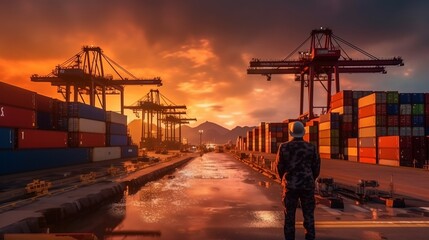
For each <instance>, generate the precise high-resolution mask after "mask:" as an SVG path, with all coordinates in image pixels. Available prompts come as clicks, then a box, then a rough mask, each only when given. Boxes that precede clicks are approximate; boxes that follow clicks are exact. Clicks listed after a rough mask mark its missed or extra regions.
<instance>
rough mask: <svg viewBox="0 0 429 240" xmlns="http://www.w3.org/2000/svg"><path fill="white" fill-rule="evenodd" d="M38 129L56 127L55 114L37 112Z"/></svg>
mask: <svg viewBox="0 0 429 240" xmlns="http://www.w3.org/2000/svg"><path fill="white" fill-rule="evenodd" d="M36 116H37V129H43V130H51V129H54V123H53V116H52V114H51V113H49V112H36Z"/></svg>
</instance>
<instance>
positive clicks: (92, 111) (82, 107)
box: [67, 102, 106, 122]
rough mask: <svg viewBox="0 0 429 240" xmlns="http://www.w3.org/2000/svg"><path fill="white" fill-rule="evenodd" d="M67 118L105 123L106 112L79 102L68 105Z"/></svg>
mask: <svg viewBox="0 0 429 240" xmlns="http://www.w3.org/2000/svg"><path fill="white" fill-rule="evenodd" d="M67 116H68V117H69V118H86V119H92V120H97V121H103V122H104V121H106V112H105V111H104V110H103V109H101V108H97V107H94V106H91V105H86V104H83V103H79V102H72V103H68V104H67Z"/></svg>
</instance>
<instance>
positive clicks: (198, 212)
mask: <svg viewBox="0 0 429 240" xmlns="http://www.w3.org/2000/svg"><path fill="white" fill-rule="evenodd" d="M279 197H280V186H279V185H278V184H276V183H273V182H270V180H269V179H267V178H266V177H264V176H263V175H261V174H259V173H257V172H255V171H253V170H252V169H250V168H249V167H248V166H246V165H244V164H243V163H241V162H239V161H237V160H235V159H234V158H232V157H231V156H230V155H228V154H220V153H209V154H205V155H204V156H203V157H202V158H200V157H198V158H196V159H194V160H193V161H191V162H190V163H188V164H187V165H186V166H185V167H183V168H181V169H178V171H176V172H175V173H174V174H173V175H171V176H166V177H164V178H163V179H161V180H159V181H156V182H151V183H149V184H146V185H145V186H144V187H142V188H141V189H139V190H137V191H134V192H131V191H129V192H128V193H126V196H125V197H124V198H123V199H122V200H121V201H120V202H117V203H114V204H111V205H109V206H105V207H102V208H100V209H99V210H98V211H97V212H94V213H93V214H91V215H88V216H85V217H82V218H81V219H79V220H78V221H75V222H73V223H68V224H66V226H62V227H60V228H57V229H52V232H57V231H62V232H94V233H96V234H97V235H98V236H99V237H101V238H103V237H106V239H124V236H118V237H111V236H110V237H108V238H107V235H106V229H112V231H113V232H116V233H119V232H121V231H122V232H127V231H128V233H130V231H137V233H139V232H140V233H155V234H156V233H157V232H158V233H160V236H158V237H159V238H160V239H282V238H283V233H282V226H283V212H282V211H283V209H282V205H281V203H280V198H279ZM414 210H415V209H414ZM420 214H421V212H418V211H417V212H414V211H413V209H392V208H386V207H384V206H383V205H380V204H369V205H364V206H357V205H355V203H354V202H353V201H351V200H346V201H345V209H344V210H343V211H340V210H335V209H330V208H328V207H326V206H324V205H321V204H320V205H318V206H317V209H316V221H317V224H316V225H317V226H316V228H317V235H318V239H326V240H327V239H330V240H346V239H349V240H354V239H374V240H379V239H380V240H381V239H383V240H387V239H389V240H394V239H428V238H427V236H429V218H427V217H422V216H421V215H420ZM297 222H298V223H297V239H303V233H304V229H302V227H301V225H302V217H301V211H300V210H298V212H297ZM107 231H109V230H107ZM143 231H151V232H143ZM153 231H154V232H153ZM133 233H136V232H133ZM141 238H142V236H132V235H130V234H129V235H127V236H126V238H125V239H141Z"/></svg>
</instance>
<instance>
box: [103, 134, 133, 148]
mask: <svg viewBox="0 0 429 240" xmlns="http://www.w3.org/2000/svg"><path fill="white" fill-rule="evenodd" d="M107 145H108V146H126V145H128V137H127V136H126V135H107Z"/></svg>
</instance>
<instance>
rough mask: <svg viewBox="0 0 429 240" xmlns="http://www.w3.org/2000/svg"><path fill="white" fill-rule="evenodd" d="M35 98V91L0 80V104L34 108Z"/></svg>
mask: <svg viewBox="0 0 429 240" xmlns="http://www.w3.org/2000/svg"><path fill="white" fill-rule="evenodd" d="M35 98H36V93H35V92H32V91H28V90H26V89H23V88H19V87H16V86H13V85H9V84H6V83H3V82H0V104H4V105H8V106H13V107H18V108H25V109H32V110H34V109H35V108H36V100H35Z"/></svg>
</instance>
